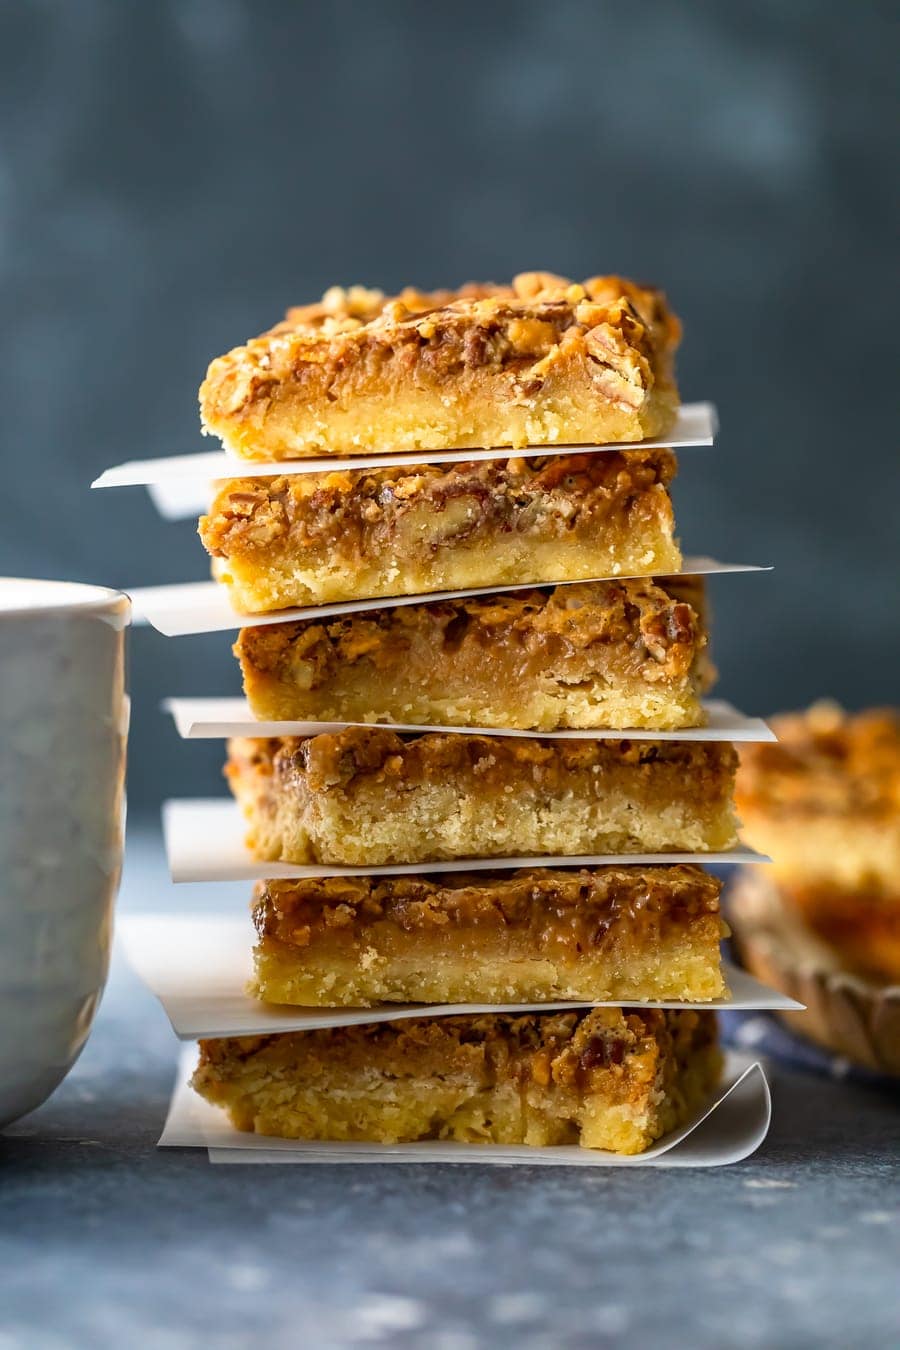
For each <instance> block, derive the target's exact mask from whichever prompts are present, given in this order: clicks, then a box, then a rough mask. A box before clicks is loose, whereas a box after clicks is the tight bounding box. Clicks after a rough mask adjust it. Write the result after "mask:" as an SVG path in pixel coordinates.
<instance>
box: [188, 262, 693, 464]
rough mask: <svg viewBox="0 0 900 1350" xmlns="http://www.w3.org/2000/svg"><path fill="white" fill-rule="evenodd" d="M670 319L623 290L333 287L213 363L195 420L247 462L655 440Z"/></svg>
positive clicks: (667, 378)
mask: <svg viewBox="0 0 900 1350" xmlns="http://www.w3.org/2000/svg"><path fill="white" fill-rule="evenodd" d="M680 336H681V327H680V324H679V323H678V320H677V319H676V318H675V317H674V315H673V314H672V313H671V311H670V310H669V308H668V306H667V304H666V301H665V297H664V296H663V295H662V294H661V292H659V291H657V290H654V289H652V288H649V287H642V286H637V285H635V283H633V282H630V281H626V280H624V279H623V278H621V277H614V276H609V277H593V278H590V279H589V280H587V281H585V282H584V283H581V284H578V283H573V282H571V281H568V280H566V279H565V278H562V277H557V276H552V275H550V274H549V273H540V272H532V273H526V274H523V275H521V276H518V277H516V278H515V279H514V281H513V282H512V284H511V285H509V286H494V285H490V284H487V285H479V284H473V285H470V286H467V287H463V288H462V289H461V290H459V291H456V292H453V291H443V292H435V293H431V294H428V293H422V292H419V291H415V290H413V289H407V290H406V291H404V292H402V293H401V294H400V295H399V296H395V297H387V296H385V295H383V294H382V293H381V292H380V291H369V290H366V289H364V288H362V287H354V288H353V289H351V290H349V291H344V290H341V289H340V288H339V287H334V288H332V289H331V290H330V291H328V292H327V293H326V295H325V296H324V297H323V299H322V301H321V303H320V304H317V305H307V306H303V307H299V308H295V309H291V310H289V311H288V313H287V316H286V318H285V319H284V320H283V321H282V322H281V323H279V324H277V325H276V326H275V327H274V328H273V329H271V330H270V331H269V332H267V333H263V334H262V336H260V337H258V338H254V339H252V340H251V341H249V342H247V343H246V344H245V345H244V346H242V347H236V348H235V349H234V350H233V351H230V352H228V353H227V354H226V355H224V356H221V357H219V358H218V359H217V360H215V361H213V362H212V364H211V365H210V367H209V371H208V373H207V376H206V379H205V380H204V382H203V385H202V386H201V389H200V409H201V420H202V423H203V427H204V429H205V430H206V431H208V432H211V433H213V434H215V435H216V436H218V437H219V438H220V439H221V440H222V442H223V444H224V445H225V447H226V448H227V449H228V450H231V451H233V452H234V453H235V454H237V455H242V456H243V457H244V458H247V459H263V460H279V459H294V458H299V457H304V456H322V455H358V454H365V453H366V452H369V453H374V452H376V451H386V450H387V451H415V450H443V449H455V448H465V447H473V446H510V447H513V448H522V447H524V446H529V445H537V446H544V445H553V444H559V445H566V444H588V445H594V444H603V443H606V442H613V441H640V440H643V439H645V438H648V437H658V436H661V435H664V434H665V433H666V432H667V431H668V430H669V429H670V428H671V426H672V424H673V422H674V419H675V414H676V411H677V408H678V391H677V388H676V385H675V380H674V375H673V361H674V352H675V348H676V347H677V345H678V342H679V339H680Z"/></svg>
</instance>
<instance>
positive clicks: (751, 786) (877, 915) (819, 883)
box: [737, 702, 900, 979]
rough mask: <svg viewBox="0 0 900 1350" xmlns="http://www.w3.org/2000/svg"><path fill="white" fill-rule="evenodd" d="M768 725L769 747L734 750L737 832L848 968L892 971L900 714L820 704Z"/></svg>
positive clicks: (899, 869)
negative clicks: (772, 741) (763, 857)
mask: <svg viewBox="0 0 900 1350" xmlns="http://www.w3.org/2000/svg"><path fill="white" fill-rule="evenodd" d="M772 728H773V730H774V731H775V732H776V733H777V735H778V738H779V740H778V744H777V745H747V746H744V747H742V749H741V766H740V773H739V775H738V781H737V803H738V811H739V813H740V816H741V819H742V821H743V827H744V828H743V835H744V837H745V838H746V839H747V841H748V842H749V843H751V844H752V845H753V846H754V847H755V848H758V849H762V850H764V851H765V852H767V853H771V855H772V858H773V867H772V869H771V875H772V878H773V880H774V882H775V883H776V886H777V889H778V892H779V894H780V895H781V896H782V897H783V898H784V899H785V900H786V901H787V902H788V904H789V905H790V906H792V907H793V908H794V909H795V910H797V911H798V912H799V913H800V915H801V916H802V918H803V919H804V921H805V922H806V923H807V924H808V926H809V927H810V928H811V929H812V930H813V931H814V932H815V933H816V934H818V936H819V937H821V938H822V939H823V940H825V941H826V942H828V943H829V944H830V945H831V946H833V947H834V948H835V950H836V951H838V952H840V953H841V954H842V956H843V958H844V961H845V962H846V965H847V967H848V968H849V969H857V970H861V971H863V972H865V973H867V974H870V975H875V976H880V977H881V978H887V979H900V714H898V712H897V711H896V710H895V709H889V708H881V709H871V710H869V711H867V712H861V713H856V714H852V713H846V712H844V711H843V710H842V709H841V708H839V707H838V706H837V705H836V704H834V703H828V702H822V703H817V704H814V705H813V707H812V708H810V709H808V710H807V711H806V712H799V713H788V714H782V715H781V716H780V717H775V718H773V719H772Z"/></svg>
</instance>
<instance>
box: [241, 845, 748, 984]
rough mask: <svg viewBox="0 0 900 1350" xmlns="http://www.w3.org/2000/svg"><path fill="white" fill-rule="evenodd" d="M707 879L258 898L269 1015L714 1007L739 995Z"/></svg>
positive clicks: (486, 882) (429, 884) (447, 879)
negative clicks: (388, 1009) (560, 1003)
mask: <svg viewBox="0 0 900 1350" xmlns="http://www.w3.org/2000/svg"><path fill="white" fill-rule="evenodd" d="M720 889H721V882H720V881H719V880H718V879H717V878H716V877H713V876H711V875H710V874H709V873H707V872H704V871H703V869H702V868H700V867H694V866H687V865H685V866H681V865H679V866H674V867H640V866H634V867H594V868H590V869H572V870H561V869H549V868H548V869H537V868H535V869H530V870H527V871H518V872H513V873H507V874H505V875H504V874H502V873H498V874H492V873H489V872H475V873H471V874H466V873H464V872H450V873H448V874H447V875H446V876H437V877H407V876H399V877H328V878H324V879H321V878H320V879H314V880H302V881H266V882H261V883H260V884H259V885H258V886H257V888H256V894H255V897H254V904H253V916H254V922H255V925H256V930H257V934H258V939H257V944H256V949H255V952H254V967H255V976H254V980H253V985H252V988H253V992H254V993H255V994H256V995H257V996H258V997H259V998H261V999H263V1000H265V1001H266V1002H268V1003H288V1004H296V1005H301V1006H306V1007H369V1006H371V1005H372V1004H377V1003H478V1004H480V1003H530V1002H535V1003H541V1002H552V1001H556V1000H572V1001H576V1000H585V1001H587V1002H593V1001H596V1000H609V1001H612V1002H616V1003H638V1002H643V1001H646V1000H654V999H665V1000H669V999H681V1000H684V1001H686V1002H703V1001H705V1000H707V999H713V998H719V997H722V996H723V995H724V994H725V993H726V992H727V991H726V988H725V981H724V979H723V976H722V966H721V957H720V949H719V941H720V938H721V937H722V936H723V934H724V933H725V932H726V931H727V930H726V928H725V925H724V923H723V922H722V918H721V915H720V913H719V892H720Z"/></svg>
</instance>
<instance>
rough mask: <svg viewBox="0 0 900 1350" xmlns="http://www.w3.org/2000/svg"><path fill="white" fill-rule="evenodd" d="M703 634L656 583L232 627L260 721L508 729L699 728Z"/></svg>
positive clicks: (608, 584) (593, 585) (694, 617)
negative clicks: (379, 723)
mask: <svg viewBox="0 0 900 1350" xmlns="http://www.w3.org/2000/svg"><path fill="white" fill-rule="evenodd" d="M706 645H707V635H706V632H705V629H704V627H703V625H702V623H701V620H700V618H699V616H698V614H697V613H696V611H695V610H694V609H693V607H692V606H691V605H689V604H686V603H684V602H682V601H679V600H676V599H675V598H674V597H673V596H672V595H670V594H669V593H668V592H667V591H666V590H664V589H663V587H662V586H658V585H655V584H654V583H653V582H652V581H597V582H590V583H584V584H576V585H573V586H560V587H557V588H556V589H554V590H535V591H517V592H511V593H510V594H507V595H503V594H500V595H488V596H474V597H471V598H470V599H464V600H447V601H437V602H432V603H430V604H421V605H403V606H398V607H397V608H395V609H381V610H369V611H364V612H361V613H356V614H349V615H346V616H343V617H339V618H334V619H324V620H316V619H307V620H302V621H300V622H296V623H280V624H265V625H260V626H258V627H254V628H244V629H242V630H241V633H240V636H239V637H238V640H237V643H236V644H235V648H234V653H235V656H237V657H238V659H239V661H240V663H241V670H242V672H243V676H244V690H245V692H246V694H247V699H248V701H249V704H250V707H251V709H252V710H253V712H254V714H255V715H256V716H257V717H259V718H260V719H264V720H271V721H290V720H297V721H321V722H328V721H331V722H376V721H394V722H413V723H421V724H423V725H442V726H476V727H479V726H480V727H499V728H503V727H518V728H523V729H526V730H527V729H531V730H537V731H554V730H556V729H558V728H561V727H585V728H593V727H608V728H614V729H619V728H628V727H644V728H652V729H654V730H659V731H664V730H670V729H678V728H681V727H696V726H701V725H702V724H703V722H704V720H705V713H704V710H703V706H702V704H701V702H700V692H701V688H705V687H706V683H707V676H708V667H707V666H706V665H705V664H704V653H705V649H706Z"/></svg>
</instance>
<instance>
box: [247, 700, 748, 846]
mask: <svg viewBox="0 0 900 1350" xmlns="http://www.w3.org/2000/svg"><path fill="white" fill-rule="evenodd" d="M736 762H737V757H736V755H735V752H734V748H733V747H732V746H731V745H728V744H716V743H709V742H706V743H704V742H686V741H682V742H677V741H669V742H662V741H634V740H613V741H610V740H607V741H604V740H596V741H594V740H590V741H589V740H580V741H559V740H557V741H541V740H531V739H529V740H517V739H512V738H494V737H487V736H478V735H467V734H457V733H443V734H442V733H430V734H427V735H421V736H411V737H400V736H398V735H396V734H395V733H394V732H392V731H389V730H387V729H385V728H380V727H379V728H376V727H371V728H367V727H348V728H347V729H346V730H344V731H342V732H339V733H337V734H334V735H331V734H323V735H319V736H313V737H307V738H301V737H281V738H271V739H262V738H255V739H236V740H232V741H231V742H230V743H229V760H228V764H227V765H226V769H225V773H226V776H227V778H228V781H229V783H230V785H231V788H232V791H233V792H234V794H235V796H236V797H237V799H238V800H239V802H240V803H241V805H242V807H243V809H244V812H245V814H246V816H247V819H248V821H249V824H250V834H249V838H248V843H249V846H250V847H251V849H253V850H254V852H255V854H256V856H257V857H261V858H268V859H271V860H276V859H281V860H283V861H286V862H297V863H303V862H308V861H318V862H325V863H336V864H347V865H366V864H369V865H372V866H376V865H380V864H387V863H405V862H424V861H429V860H432V859H436V860H440V859H442V858H457V857H467V856H469V857H477V856H485V857H489V856H496V857H504V856H505V857H515V856H517V855H520V856H525V855H537V854H560V855H564V854H565V855H570V856H577V855H579V854H589V853H620V852H623V853H647V852H650V853H653V852H668V851H670V850H671V851H676V852H677V851H687V852H693V851H710V850H719V849H725V848H729V847H731V845H732V844H733V842H734V819H733V815H732V811H731V790H732V785H733V779H734V771H735V766H736Z"/></svg>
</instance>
